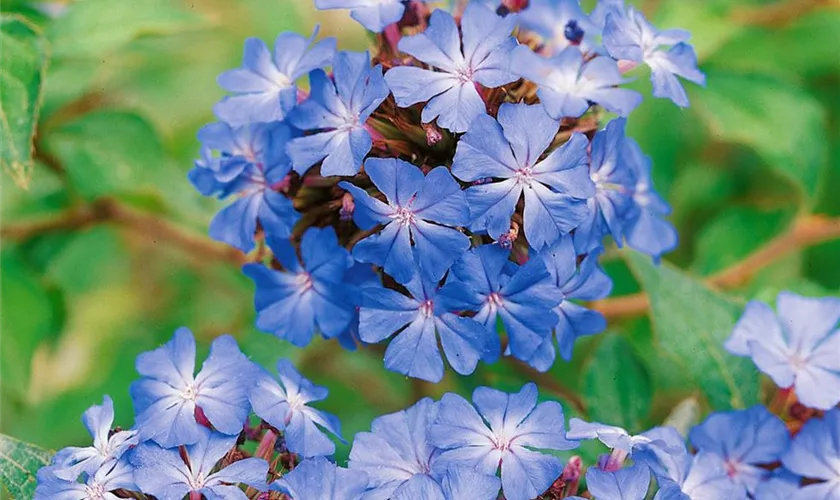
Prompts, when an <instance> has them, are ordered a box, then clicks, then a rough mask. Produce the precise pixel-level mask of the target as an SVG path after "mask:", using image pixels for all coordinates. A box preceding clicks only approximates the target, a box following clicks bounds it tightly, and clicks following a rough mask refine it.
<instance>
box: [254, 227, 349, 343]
mask: <svg viewBox="0 0 840 500" xmlns="http://www.w3.org/2000/svg"><path fill="white" fill-rule="evenodd" d="M267 242H268V246H269V248H271V250H272V251H273V252H274V257H275V259H277V261H278V262H279V263H280V265H281V266H283V269H282V270H273V269H269V268H268V267H266V266H264V265H262V264H256V263H252V264H246V265H245V266H244V267H243V271H244V272H245V274H246V275H247V276H248V277H250V278H251V279H252V280H254V283H255V284H256V287H257V290H256V294H255V295H254V305H255V306H256V309H257V327H258V328H260V329H261V330H264V331H267V332H271V333H274V334H275V335H277V336H278V337H280V338H281V339H284V340H287V341H289V342H291V343H292V344H294V345H296V346H298V347H304V346H306V345H307V344H309V342H310V341H311V340H312V336H313V335H314V333H315V331H316V329H317V330H318V331H320V332H321V334H322V335H323V336H324V337H326V338H336V337H338V336H340V335H342V334H343V333H345V332H346V331H347V328H348V327H349V326H350V323H351V321H353V319H354V316H355V312H356V306H357V305H359V304H357V303H358V298H357V297H355V295H356V286H355V283H352V282H348V281H347V280H346V279H345V274H346V273H347V272H348V270H349V269H350V268H351V266H352V265H353V259H352V258H351V257H350V254H349V252H348V251H347V250H345V249H344V248H343V247H341V246H340V245H339V244H338V238H337V237H336V235H335V231H334V230H333V229H332V228H314V227H313V228H310V229H308V230H307V231H306V232H305V233H304V234H303V237H302V238H301V241H300V258H298V256H297V253H296V252H295V248H294V247H293V246H292V243H291V242H290V241H289V240H285V239H280V238H273V237H269V238H268V239H267Z"/></svg>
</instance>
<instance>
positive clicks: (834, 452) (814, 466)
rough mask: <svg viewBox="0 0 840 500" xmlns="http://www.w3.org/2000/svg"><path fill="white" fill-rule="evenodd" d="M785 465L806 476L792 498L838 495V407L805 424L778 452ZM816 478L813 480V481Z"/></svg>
mask: <svg viewBox="0 0 840 500" xmlns="http://www.w3.org/2000/svg"><path fill="white" fill-rule="evenodd" d="M782 464H783V465H784V466H785V468H786V469H787V470H789V471H791V472H793V473H795V474H798V475H799V476H802V477H805V478H809V479H811V480H812V481H808V483H809V484H807V485H806V486H803V487H802V489H800V490H799V491H798V492H797V493H796V496H795V497H794V498H802V499H805V498H808V499H810V498H813V499H820V500H823V499H825V500H832V499H835V498H837V495H838V494H840V410H838V409H837V408H835V409H833V410H831V411H829V412H828V413H826V414H825V416H823V417H822V418H813V419H811V420H809V421H808V422H806V423H805V425H804V426H803V427H802V429H801V430H800V431H799V433H798V434H797V435H796V436H795V437H794V438H793V441H792V442H791V444H790V449H788V450H787V452H785V454H784V455H782ZM814 480H816V481H814Z"/></svg>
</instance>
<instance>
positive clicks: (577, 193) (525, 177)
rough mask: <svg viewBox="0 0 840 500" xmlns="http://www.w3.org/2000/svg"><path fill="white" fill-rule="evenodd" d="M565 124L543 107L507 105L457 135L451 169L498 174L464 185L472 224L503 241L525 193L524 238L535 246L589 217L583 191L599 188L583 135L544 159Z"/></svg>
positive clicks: (475, 176)
mask: <svg viewBox="0 0 840 500" xmlns="http://www.w3.org/2000/svg"><path fill="white" fill-rule="evenodd" d="M559 128H560V124H559V122H557V121H555V120H553V119H551V118H550V117H549V116H548V115H547V114H545V112H544V111H543V110H542V108H541V107H540V106H529V105H526V104H502V105H501V107H500V108H499V114H498V121H496V120H494V119H493V118H491V117H489V116H481V117H479V118H477V119H476V120H475V121H474V122H473V124H472V126H471V127H470V129H469V131H468V132H467V133H466V134H464V136H463V137H462V138H461V140H460V141H459V142H458V147H457V149H456V152H455V159H454V160H453V163H452V174H453V175H455V177H457V178H459V179H461V180H462V181H467V182H473V181H479V180H482V179H487V178H493V179H501V181H500V182H489V183H482V184H478V185H475V186H472V187H470V188H469V189H467V191H466V194H467V201H468V202H469V205H470V218H471V219H472V222H471V224H470V229H472V230H473V231H487V234H489V235H490V236H491V237H492V238H493V239H496V240H498V239H499V238H500V237H501V236H502V235H503V234H505V233H507V232H508V230H509V229H510V221H511V217H512V216H513V212H514V210H515V209H516V205H517V203H518V202H519V199H520V197H522V196H523V195H524V198H525V212H524V222H525V224H524V225H525V238H526V239H527V240H528V243H529V244H530V245H531V246H532V247H533V248H535V249H536V250H542V248H543V247H545V246H546V245H550V244H551V243H554V242H555V241H556V240H557V239H558V238H560V236H561V235H563V234H568V233H569V232H571V231H572V229H574V228H576V227H577V226H578V225H579V224H580V223H581V222H583V221H584V220H585V218H586V216H587V212H588V209H587V206H586V198H589V197H590V196H592V195H593V194H595V186H594V184H593V183H592V181H591V180H590V178H589V172H588V168H587V148H588V147H589V141H588V140H587V139H586V137H585V136H584V135H583V134H578V133H576V134H574V135H572V137H571V139H569V141H568V142H567V143H565V144H564V145H562V146H560V147H559V148H557V149H556V150H554V151H552V152H551V153H550V154H548V156H546V157H545V158H544V159H542V160H541V159H540V158H541V157H542V155H543V153H545V152H546V150H547V149H548V148H549V146H550V145H551V142H552V141H553V140H554V136H555V135H556V134H557V131H558V130H559Z"/></svg>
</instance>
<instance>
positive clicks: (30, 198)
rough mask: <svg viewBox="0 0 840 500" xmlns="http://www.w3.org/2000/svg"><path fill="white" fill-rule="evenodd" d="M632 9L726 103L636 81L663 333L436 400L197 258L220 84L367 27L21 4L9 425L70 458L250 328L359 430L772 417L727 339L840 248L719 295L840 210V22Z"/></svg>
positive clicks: (125, 4) (812, 11) (641, 280)
mask: <svg viewBox="0 0 840 500" xmlns="http://www.w3.org/2000/svg"><path fill="white" fill-rule="evenodd" d="M588 3H589V4H592V3H593V2H592V1H588ZM632 3H634V4H636V5H637V6H639V7H640V8H642V9H643V10H644V11H645V12H646V13H647V14H649V15H650V16H651V18H652V19H653V20H654V21H655V22H656V23H657V24H658V25H659V26H660V27H661V28H671V27H684V28H688V29H690V30H692V32H693V38H692V41H693V42H694V43H696V46H697V50H698V54H699V56H700V59H701V67H702V68H703V69H705V70H706V71H707V72H708V74H709V82H708V85H707V88H705V89H701V88H697V87H691V86H690V85H689V90H690V95H691V99H692V102H693V107H692V108H690V109H688V110H681V109H678V108H676V107H675V106H673V105H672V104H671V103H670V102H667V101H664V100H660V99H653V98H651V97H650V82H649V80H648V74H647V73H646V72H645V70H643V69H641V68H640V69H637V70H635V71H634V73H633V75H632V76H634V77H636V81H635V82H634V83H633V86H634V88H636V89H638V90H640V91H642V92H643V93H645V94H646V96H647V97H648V98H647V99H645V101H644V102H643V104H642V105H641V106H640V107H639V108H638V109H637V110H636V111H635V112H634V113H633V115H632V116H631V117H630V120H629V123H628V130H629V133H630V134H631V135H632V136H633V137H635V138H636V139H637V140H638V141H639V143H640V144H641V146H642V148H643V149H644V151H645V152H646V153H647V154H649V155H650V156H651V157H652V159H653V161H654V170H653V175H654V182H655V184H656V186H657V188H658V189H659V190H660V191H661V192H662V193H663V195H664V196H665V197H666V198H667V199H668V200H669V202H670V203H671V204H672V205H673V215H672V217H671V220H672V221H673V222H674V224H675V225H676V226H677V228H678V230H679V232H680V238H681V243H680V246H679V248H678V249H677V250H676V251H675V252H673V253H672V254H669V255H667V256H665V261H666V262H664V263H663V265H662V266H661V267H659V268H656V267H653V266H652V264H651V263H650V262H649V261H647V260H644V259H642V258H640V257H639V256H637V255H633V254H631V255H624V254H626V251H620V252H619V251H616V250H615V249H610V250H609V251H608V254H607V255H606V256H605V262H604V267H605V269H606V270H607V272H608V273H609V274H610V276H611V277H612V278H613V280H614V281H615V288H614V294H615V295H616V296H619V297H621V296H627V297H623V298H624V299H627V300H629V301H631V303H632V302H633V301H635V300H636V299H637V298H638V296H636V295H632V294H635V293H637V292H640V291H647V292H648V293H649V294H650V296H651V298H652V305H653V309H652V312H653V313H652V320H651V319H649V318H647V317H645V316H644V314H643V313H644V309H641V310H638V309H637V310H636V312H635V313H634V314H632V315H631V314H624V315H620V314H617V315H613V316H610V318H609V319H610V331H609V333H607V334H605V335H601V336H594V337H587V338H583V339H581V340H580V341H579V342H578V343H577V344H576V346H575V353H574V357H573V358H572V360H571V361H570V362H569V363H565V362H563V361H559V360H558V362H557V363H555V365H554V366H553V367H552V368H551V370H549V372H548V373H545V374H541V373H536V372H535V371H533V370H531V369H529V368H528V367H526V366H524V365H522V364H517V363H513V362H503V363H497V364H494V365H490V366H488V365H483V364H482V365H480V366H479V369H478V370H477V372H476V374H475V375H474V376H471V377H462V376H458V375H456V374H454V373H451V372H450V373H447V375H446V377H445V379H444V381H443V382H442V383H441V384H438V385H429V384H424V383H419V382H416V381H411V380H408V379H406V378H405V377H402V376H400V375H398V374H394V373H391V372H388V371H386V370H385V369H384V368H383V366H382V353H381V351H380V350H377V349H373V348H369V349H363V350H361V351H360V352H356V353H348V352H346V351H343V350H341V349H340V348H339V347H338V346H336V345H335V343H331V342H326V341H317V342H315V343H313V344H312V345H311V346H309V347H308V348H307V349H304V350H301V349H297V348H294V347H292V346H290V345H289V344H288V343H285V342H282V341H280V340H278V339H276V338H274V337H272V336H270V335H266V334H264V333H261V332H258V331H256V329H255V328H254V326H253V322H254V311H253V303H252V296H253V288H252V286H253V285H252V283H251V282H250V280H248V279H247V278H245V277H244V276H242V274H241V272H240V270H239V267H238V265H235V264H233V263H232V262H233V259H228V258H227V257H229V256H230V255H231V254H229V253H226V251H225V250H223V249H220V248H219V247H218V246H213V245H212V244H210V245H209V246H208V245H205V244H202V243H199V244H195V242H196V241H204V240H206V232H207V225H208V223H209V221H210V219H211V217H212V216H213V214H214V213H215V212H216V211H217V210H218V209H219V208H220V205H219V204H218V203H217V202H215V201H214V200H210V199H206V198H202V197H201V196H199V195H198V194H197V193H196V192H195V191H194V190H193V189H192V187H191V186H190V185H189V183H188V182H187V180H186V173H187V171H188V170H189V169H190V168H191V166H192V161H193V158H194V157H195V156H196V153H197V148H198V143H197V141H196V138H195V133H196V131H197V130H198V128H199V127H200V126H201V125H203V124H205V123H207V122H209V121H211V120H213V116H212V112H211V108H212V105H213V104H214V103H215V102H216V101H217V100H218V99H220V98H221V97H222V95H223V92H222V91H221V89H219V87H218V86H217V85H216V83H215V78H216V76H217V75H218V74H219V73H220V72H221V71H223V70H225V69H229V68H232V67H236V66H238V65H239V64H240V58H241V55H242V44H243V41H244V40H245V39H246V38H247V37H250V36H257V37H260V38H263V39H264V40H266V41H271V40H272V39H273V38H274V37H275V36H276V35H277V34H278V33H280V32H282V31H284V30H295V31H298V32H300V33H304V34H309V33H311V31H312V29H313V26H314V25H315V24H317V23H320V25H321V33H322V35H327V36H329V35H331V36H337V37H338V38H339V40H340V46H341V47H342V48H344V49H348V50H364V49H365V48H366V47H367V46H368V43H369V38H368V37H367V35H366V34H365V33H364V32H363V30H362V29H361V28H360V27H359V26H357V25H356V23H354V22H352V21H351V20H350V19H349V16H347V14H346V12H315V10H314V9H313V8H312V6H311V2H309V1H308V0H238V1H237V2H230V1H229V0H202V1H201V2H195V1H190V0H136V1H128V0H79V1H56V2H50V1H47V2H29V1H24V0H9V1H4V2H3V3H2V6H0V9H2V16H3V18H2V25H0V36H2V38H1V39H0V41H2V45H3V54H2V62H1V63H0V78H2V84H3V92H2V98H1V99H0V110H2V112H3V113H4V116H6V117H11V119H12V120H14V123H17V124H19V126H15V127H7V126H6V124H5V123H0V127H2V128H0V139H2V143H0V151H2V162H3V169H4V170H6V171H10V172H11V173H12V174H13V175H14V178H15V179H16V180H21V179H23V180H26V179H30V177H31V180H30V182H29V189H28V191H24V190H22V189H20V188H18V187H17V186H16V185H15V183H14V182H9V180H10V179H12V177H5V178H4V179H3V183H2V193H1V194H2V196H0V207H2V225H0V227H1V228H2V240H3V241H2V243H3V248H2V252H0V265H2V276H1V277H0V280H2V283H1V284H2V290H0V292H2V295H1V296H0V301H1V302H0V307H2V325H0V326H1V327H2V329H0V343H2V350H0V356H2V365H0V378H2V387H1V388H0V391H1V392H0V397H2V404H0V432H3V433H7V434H10V435H12V436H15V437H16V438H20V439H23V440H25V441H30V442H34V443H37V444H38V445H41V446H43V447H46V448H52V449H55V448H59V447H63V446H67V445H80V444H84V443H86V442H88V440H89V437H88V436H87V433H86V431H85V429H84V427H83V426H82V425H81V422H80V417H81V414H82V412H83V411H84V409H86V408H87V407H88V406H90V405H92V404H98V403H100V402H101V401H102V395H103V394H109V395H111V396H112V397H113V398H114V402H115V405H116V408H117V422H116V423H117V424H118V425H122V426H130V425H131V424H132V422H131V417H132V414H133V412H132V408H131V401H130V398H129V396H128V385H129V384H130V382H131V381H132V380H133V379H134V378H135V377H136V373H135V371H134V358H135V357H136V355H137V354H138V353H139V352H142V351H145V350H149V349H151V348H154V347H156V346H157V345H159V344H161V343H162V342H164V341H166V340H167V339H168V338H169V337H170V336H171V334H172V332H173V331H174V329H175V328H177V327H179V326H182V325H186V326H189V327H190V328H191V329H193V331H194V332H195V333H196V335H197V337H198V340H199V345H200V350H201V352H203V353H206V352H207V349H208V346H209V343H210V341H212V339H213V338H214V337H215V336H217V335H219V334H222V333H228V332H229V333H233V334H234V335H235V336H236V337H237V339H238V341H239V342H240V344H241V346H242V348H243V350H244V351H245V352H246V353H247V354H248V355H250V356H251V357H252V358H253V359H254V360H255V361H256V362H258V363H260V364H261V365H263V366H265V367H267V368H269V369H273V366H274V364H275V363H276V362H277V360H278V359H279V358H281V357H288V358H291V359H292V360H293V362H294V363H295V364H296V365H297V366H298V367H299V368H300V369H301V371H302V372H303V373H304V374H305V375H306V376H308V377H310V378H312V379H313V380H314V381H315V382H316V383H318V384H323V385H326V386H327V387H328V388H329V389H330V396H329V397H328V398H327V400H326V401H324V402H323V403H322V404H321V405H320V408H322V409H324V410H327V411H331V412H333V413H335V414H337V415H339V416H340V417H341V420H342V424H343V430H344V436H345V437H346V438H348V439H351V438H352V437H353V435H354V434H355V433H356V432H359V431H361V430H366V429H368V428H369V426H370V421H371V420H372V419H373V418H374V417H375V416H378V415H380V414H383V413H387V412H392V411H396V410H398V409H401V408H404V407H406V406H408V405H409V404H411V403H413V402H414V401H416V400H417V399H419V398H420V397H424V396H432V397H438V396H440V394H442V393H443V392H446V391H457V392H459V393H461V394H464V395H469V393H470V392H471V391H472V390H473V389H474V388H475V387H477V386H480V385H492V386H494V387H497V388H499V389H502V390H517V389H518V388H519V387H520V386H521V385H522V384H523V383H524V382H525V381H529V380H534V381H536V382H537V383H538V384H539V386H540V389H541V397H543V398H552V399H558V400H559V401H561V402H562V403H563V406H564V409H565V410H566V414H567V417H568V416H580V417H582V418H590V419H597V420H601V421H605V422H608V423H614V424H618V425H624V426H627V427H629V428H630V429H631V430H635V431H638V430H642V429H644V428H647V427H649V426H652V425H657V424H661V423H662V422H663V421H665V420H666V419H669V421H671V422H674V423H677V424H679V425H680V426H682V427H685V426H688V425H689V423H690V422H692V421H696V419H697V418H700V417H701V415H700V413H702V412H704V411H707V410H709V409H710V408H711V407H715V408H728V407H731V406H741V405H748V404H750V403H751V402H754V401H755V400H756V399H757V398H759V397H760V396H761V395H760V394H759V392H758V378H757V376H756V374H755V371H754V369H752V367H751V365H749V364H748V363H742V360H740V359H738V358H734V357H732V356H729V355H728V354H727V353H725V352H724V351H723V350H722V348H721V345H720V343H721V342H722V340H723V339H724V338H725V337H726V336H727V335H728V333H729V330H730V329H731V326H732V324H733V323H734V321H735V319H736V318H737V316H738V314H739V313H740V310H741V308H742V306H743V304H744V303H745V302H746V301H747V300H749V299H752V298H759V299H762V300H771V299H772V297H773V296H774V295H775V293H777V292H778V290H781V289H785V288H788V289H792V290H796V291H800V292H801V293H807V294H828V293H833V294H836V293H837V292H838V289H840V266H837V265H836V264H837V259H838V255H840V242H838V241H828V240H819V241H820V243H821V244H819V245H816V246H812V247H810V248H804V246H807V245H804V246H802V247H795V248H791V249H788V250H787V251H786V253H785V254H784V258H783V259H777V260H776V261H774V262H772V263H770V264H768V265H766V266H761V268H760V269H757V270H756V272H754V273H750V275H749V277H748V278H749V279H747V280H745V281H744V282H743V283H742V282H738V283H730V284H729V285H728V286H726V287H725V288H726V290H717V291H712V290H711V289H710V288H709V287H708V285H707V282H704V281H702V280H703V279H708V278H709V277H710V276H714V275H716V274H718V273H720V272H721V271H722V270H726V269H730V268H731V267H732V266H733V265H737V264H738V263H739V262H742V261H743V260H744V259H745V258H747V257H748V256H750V255H754V254H755V253H756V252H757V251H760V250H761V249H762V248H764V247H765V246H766V245H767V244H769V243H772V242H774V241H776V240H777V239H778V237H779V236H780V235H789V234H792V233H791V231H792V229H795V228H797V227H799V226H798V225H797V224H798V222H801V221H802V220H803V217H805V216H807V215H808V214H809V213H814V214H821V215H823V216H834V217H836V216H840V197H837V196H836V193H837V192H840V94H838V93H837V90H836V89H837V88H838V86H840V59H838V57H837V54H836V48H837V47H838V46H840V11H838V8H837V7H836V3H834V4H833V3H832V2H826V1H813V0H709V1H705V2H687V1H685V0H646V1H636V2H632ZM44 72H46V74H45V75H44ZM9 81H11V82H12V83H8V82H9ZM42 83H45V86H44V90H43V96H42V99H40V100H41V101H42V104H43V105H42V106H41V109H40V113H38V114H37V120H35V119H33V117H35V116H36V111H38V106H37V104H38V102H39V92H40V90H39V89H40V88H41V87H42V85H41V84H42ZM9 123H11V122H9ZM33 137H34V155H32V156H30V154H29V152H30V144H31V142H32V139H33ZM12 145H13V146H14V147H12ZM115 207H116V208H118V209H119V210H117V211H115V210H114V209H115ZM173 232H174V233H175V235H176V236H177V237H175V238H173ZM809 241H812V242H816V241H817V240H809ZM809 245H810V243H809ZM623 255H624V256H625V257H626V258H621V257H622V256H623ZM704 339H705V340H704ZM701 409H702V410H701ZM348 450H349V447H348V446H347V445H341V446H339V450H338V456H337V458H338V459H339V460H344V459H345V458H346V457H347V453H348ZM601 451H603V450H602V449H600V448H598V447H597V446H595V445H593V446H588V447H586V448H584V449H581V450H578V451H576V453H582V454H583V455H584V456H585V457H586V458H589V459H594V458H597V455H598V453H599V452H601Z"/></svg>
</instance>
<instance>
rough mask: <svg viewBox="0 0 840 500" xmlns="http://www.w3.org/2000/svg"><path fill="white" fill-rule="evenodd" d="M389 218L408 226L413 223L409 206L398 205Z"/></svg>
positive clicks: (412, 214) (412, 215) (412, 213)
mask: <svg viewBox="0 0 840 500" xmlns="http://www.w3.org/2000/svg"><path fill="white" fill-rule="evenodd" d="M391 218H392V219H394V220H395V221H397V223H398V224H400V225H403V226H410V225H411V224H413V223H414V212H412V211H411V208H408V207H399V208H398V209H397V210H396V211H395V212H394V213H393V214H391Z"/></svg>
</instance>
